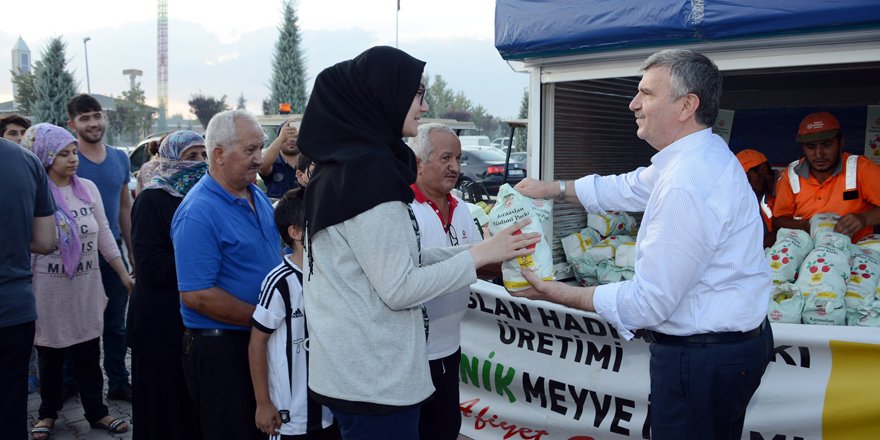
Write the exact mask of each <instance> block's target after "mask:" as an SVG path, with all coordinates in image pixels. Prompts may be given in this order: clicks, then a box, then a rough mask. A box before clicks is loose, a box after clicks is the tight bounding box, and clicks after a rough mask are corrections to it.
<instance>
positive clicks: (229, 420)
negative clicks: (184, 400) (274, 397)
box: [183, 331, 263, 440]
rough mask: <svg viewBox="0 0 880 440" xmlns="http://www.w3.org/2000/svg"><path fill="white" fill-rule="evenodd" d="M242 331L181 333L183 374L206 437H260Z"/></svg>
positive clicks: (242, 439)
mask: <svg viewBox="0 0 880 440" xmlns="http://www.w3.org/2000/svg"><path fill="white" fill-rule="evenodd" d="M249 340H250V334H249V333H248V332H246V331H240V332H225V333H224V334H223V335H222V336H194V335H191V334H184V335H183V374H184V376H185V377H186V386H187V388H189V394H190V397H192V401H193V404H194V405H195V408H196V413H198V417H199V424H200V425H201V428H202V436H203V438H206V439H236V440H246V439H260V438H263V437H262V435H261V433H260V431H259V430H258V429H257V427H256V424H255V423H254V415H255V414H256V411H257V403H256V401H255V400H254V387H253V385H252V383H251V374H250V369H249V366H248V341H249Z"/></svg>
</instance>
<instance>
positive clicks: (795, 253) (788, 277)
mask: <svg viewBox="0 0 880 440" xmlns="http://www.w3.org/2000/svg"><path fill="white" fill-rule="evenodd" d="M812 250H813V239H812V238H810V234H808V233H807V232H806V231H801V230H800V229H787V228H780V229H779V231H778V232H777V233H776V243H774V244H773V246H771V247H769V248H767V249H766V250H765V251H764V254H765V255H766V256H767V262H768V263H770V272H771V278H772V279H773V282H774V283H776V284H779V283H791V282H794V280H795V277H796V276H797V272H798V268H799V267H800V266H801V263H803V262H804V259H805V258H807V255H808V254H809V253H810V251H812Z"/></svg>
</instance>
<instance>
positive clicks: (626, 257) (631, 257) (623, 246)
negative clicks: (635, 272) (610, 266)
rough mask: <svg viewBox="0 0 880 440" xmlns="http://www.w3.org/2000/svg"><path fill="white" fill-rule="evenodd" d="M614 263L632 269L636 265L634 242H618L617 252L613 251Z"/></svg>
mask: <svg viewBox="0 0 880 440" xmlns="http://www.w3.org/2000/svg"><path fill="white" fill-rule="evenodd" d="M614 264H616V265H617V266H619V267H623V268H629V269H632V268H633V267H635V265H636V243H635V242H626V243H620V246H618V247H617V252H615V253H614Z"/></svg>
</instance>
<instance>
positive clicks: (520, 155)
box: [510, 151, 528, 164]
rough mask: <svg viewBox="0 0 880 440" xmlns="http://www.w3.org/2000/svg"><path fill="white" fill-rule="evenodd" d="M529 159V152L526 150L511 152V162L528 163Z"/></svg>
mask: <svg viewBox="0 0 880 440" xmlns="http://www.w3.org/2000/svg"><path fill="white" fill-rule="evenodd" d="M527 159H528V153H526V152H525V151H516V152H513V153H510V161H511V162H516V163H522V164H524V163H526V160H527Z"/></svg>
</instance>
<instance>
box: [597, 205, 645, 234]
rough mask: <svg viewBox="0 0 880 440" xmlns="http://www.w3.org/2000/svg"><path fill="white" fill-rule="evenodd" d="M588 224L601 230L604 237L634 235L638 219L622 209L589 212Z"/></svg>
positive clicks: (600, 232)
mask: <svg viewBox="0 0 880 440" xmlns="http://www.w3.org/2000/svg"><path fill="white" fill-rule="evenodd" d="M587 226H589V227H591V228H593V229H595V230H597V231H599V234H601V235H602V237H609V236H612V235H632V234H635V232H636V219H635V218H633V217H632V216H631V215H629V214H627V213H625V212H621V211H608V212H605V213H598V214H596V213H592V212H590V213H587Z"/></svg>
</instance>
